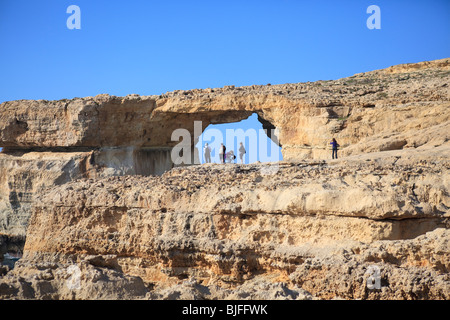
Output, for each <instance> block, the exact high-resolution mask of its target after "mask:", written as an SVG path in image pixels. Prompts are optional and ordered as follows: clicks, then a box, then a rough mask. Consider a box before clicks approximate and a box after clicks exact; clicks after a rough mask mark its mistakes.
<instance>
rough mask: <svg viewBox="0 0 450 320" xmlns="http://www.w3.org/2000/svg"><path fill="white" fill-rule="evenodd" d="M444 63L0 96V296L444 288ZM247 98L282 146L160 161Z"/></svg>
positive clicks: (399, 293)
mask: <svg viewBox="0 0 450 320" xmlns="http://www.w3.org/2000/svg"><path fill="white" fill-rule="evenodd" d="M449 65H450V64H449V60H448V59H443V60H438V61H431V62H424V63H418V64H408V65H401V66H394V67H391V68H388V69H384V70H377V71H372V72H367V73H364V74H358V75H355V76H353V77H349V78H344V79H339V80H334V81H318V82H314V83H299V84H285V85H266V86H250V87H239V88H237V87H233V86H228V87H224V88H219V89H203V90H190V91H175V92H171V93H166V94H162V95H159V96H138V95H129V96H127V97H115V96H109V95H99V96H96V97H87V98H76V99H72V100H61V101H25V100H21V101H12V102H6V103H3V104H2V105H1V110H2V111H1V112H0V146H2V147H4V151H3V152H2V153H0V172H1V175H0V233H2V234H3V235H1V236H0V239H1V243H0V249H1V250H2V251H1V252H0V254H1V253H4V252H6V251H8V250H12V251H21V248H20V241H22V242H23V241H24V240H25V238H26V243H25V248H24V256H23V258H22V259H20V260H19V261H18V262H17V263H16V267H15V268H14V269H13V270H11V271H9V270H8V269H7V268H5V267H3V269H2V270H0V274H3V277H2V278H0V298H2V299H15V298H24V299H42V298H48V299H190V298H193V299H202V298H203V299H274V298H277V297H279V298H283V299H332V298H346V299H448V298H449V296H450V289H449V278H448V271H449V267H450V266H449V264H448V261H449V250H448V241H449V232H448V227H449V220H448V219H449V214H450V209H449V208H450V196H449V192H448V190H449V171H448V169H449V164H450V163H449V160H448V159H450V144H449V132H450V130H449V129H450V119H449V116H450V112H449V110H450V109H449V107H450V100H449V90H448V82H449V81H448V80H449V76H450V73H449V68H450V67H449ZM253 113H257V114H258V117H259V119H260V121H261V122H262V123H263V126H264V128H266V129H270V128H277V129H278V137H272V138H273V139H278V140H279V141H280V143H281V145H282V153H283V158H284V161H282V162H279V163H265V164H258V163H257V164H251V165H235V164H227V165H218V164H207V165H195V166H191V167H177V168H173V166H174V165H173V162H172V159H171V157H170V154H171V149H172V147H173V146H175V145H176V144H177V143H178V141H172V137H171V135H172V132H173V131H174V130H175V129H178V128H184V129H187V130H188V131H189V132H190V133H191V135H192V138H193V139H191V143H192V144H193V143H194V142H195V138H196V137H197V136H198V135H199V134H200V133H201V131H202V130H204V129H205V128H206V127H207V126H208V125H209V124H212V123H224V122H233V121H239V120H242V119H244V118H246V117H248V116H250V115H251V114H253ZM194 121H201V122H202V123H201V130H200V131H199V130H196V128H195V127H194ZM332 137H336V138H337V139H338V141H339V143H340V145H341V150H340V151H339V155H340V159H339V160H325V159H328V158H329V152H330V151H329V150H328V145H329V140H330V139H331V138H332ZM31 213H32V215H31ZM30 216H31V219H30ZM13 240H14V241H15V243H14V244H12V241H13ZM17 244H18V246H19V248H17ZM374 270H375V271H377V272H378V271H379V274H376V277H378V278H376V281H378V282H377V283H376V285H375V286H374V285H373V284H372V283H370V281H372V280H373V279H374V275H373V272H374Z"/></svg>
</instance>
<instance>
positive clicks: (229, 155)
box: [203, 142, 247, 164]
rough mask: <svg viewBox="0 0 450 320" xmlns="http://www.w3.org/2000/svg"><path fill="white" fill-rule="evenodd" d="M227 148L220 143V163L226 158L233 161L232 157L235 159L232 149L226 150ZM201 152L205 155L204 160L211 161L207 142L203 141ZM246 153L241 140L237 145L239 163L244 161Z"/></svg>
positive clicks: (224, 161) (225, 160)
mask: <svg viewBox="0 0 450 320" xmlns="http://www.w3.org/2000/svg"><path fill="white" fill-rule="evenodd" d="M226 151H227V148H226V147H225V146H224V144H223V143H221V144H220V148H219V158H220V163H226V162H227V160H228V162H231V161H233V160H234V159H236V156H235V155H234V152H233V150H231V151H229V152H226ZM203 153H204V156H205V158H204V159H205V162H206V163H211V147H210V146H209V145H208V143H205V147H204V148H203ZM246 153H247V151H246V150H245V147H244V144H243V143H242V142H241V143H240V145H239V159H240V160H241V164H243V163H244V155H245V154H246Z"/></svg>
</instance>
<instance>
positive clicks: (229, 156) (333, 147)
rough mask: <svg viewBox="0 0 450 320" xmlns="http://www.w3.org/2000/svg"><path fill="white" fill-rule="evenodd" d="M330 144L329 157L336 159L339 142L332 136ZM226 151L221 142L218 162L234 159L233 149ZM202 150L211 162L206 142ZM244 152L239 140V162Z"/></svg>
mask: <svg viewBox="0 0 450 320" xmlns="http://www.w3.org/2000/svg"><path fill="white" fill-rule="evenodd" d="M330 144H331V150H332V153H331V157H332V158H333V159H337V158H338V155H337V151H338V148H339V143H337V141H336V139H335V138H333V140H331V142H330ZM226 151H227V148H226V147H225V146H224V144H223V143H221V144H220V148H219V158H220V163H226V162H227V160H228V162H231V161H233V160H234V159H236V156H235V155H234V152H233V150H231V151H229V152H226ZM203 152H204V156H205V162H206V163H211V147H210V146H209V145H208V143H205V147H204V148H203ZM245 154H246V150H245V147H244V145H243V143H242V142H241V143H240V145H239V159H240V160H241V164H243V163H244V155H245Z"/></svg>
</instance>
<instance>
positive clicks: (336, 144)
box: [330, 138, 339, 159]
mask: <svg viewBox="0 0 450 320" xmlns="http://www.w3.org/2000/svg"><path fill="white" fill-rule="evenodd" d="M330 144H331V148H332V150H333V151H332V153H331V156H332V157H333V159H337V158H338V156H337V151H338V147H339V143H337V141H336V139H335V138H333V140H331V142H330ZM335 157H336V158H335Z"/></svg>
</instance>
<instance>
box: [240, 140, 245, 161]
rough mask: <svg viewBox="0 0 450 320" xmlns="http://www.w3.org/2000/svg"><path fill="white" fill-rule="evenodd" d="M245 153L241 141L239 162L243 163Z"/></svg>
mask: <svg viewBox="0 0 450 320" xmlns="http://www.w3.org/2000/svg"><path fill="white" fill-rule="evenodd" d="M246 153H247V151H245V148H244V145H243V144H242V142H241V143H240V147H239V159H241V164H244V154H246Z"/></svg>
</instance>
